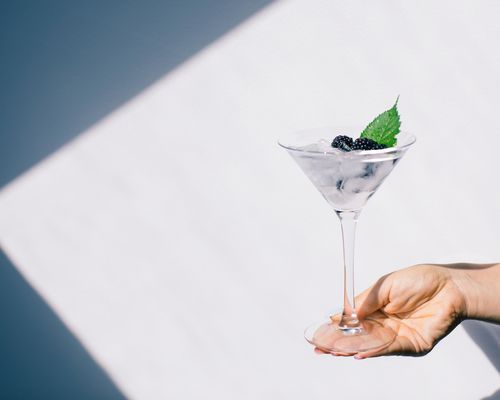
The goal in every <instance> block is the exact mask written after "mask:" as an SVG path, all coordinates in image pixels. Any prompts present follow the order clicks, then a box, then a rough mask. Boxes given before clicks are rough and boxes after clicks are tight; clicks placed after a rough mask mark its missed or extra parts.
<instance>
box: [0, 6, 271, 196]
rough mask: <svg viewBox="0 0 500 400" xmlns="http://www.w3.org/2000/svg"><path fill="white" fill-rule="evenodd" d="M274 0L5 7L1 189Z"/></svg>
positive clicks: (0, 46)
mask: <svg viewBox="0 0 500 400" xmlns="http://www.w3.org/2000/svg"><path fill="white" fill-rule="evenodd" d="M268 3H270V0H238V1H235V0H195V1H194V0H191V1H189V0H185V1H160V0H157V1H151V0H148V1H140V2H139V1H131V0H122V1H118V0H115V1H96V0H90V1H78V2H76V1H71V2H68V1H62V0H59V1H43V2H42V1H22V2H20V1H4V2H1V3H0V59H1V60H2V62H1V63H0V87H1V88H2V90H1V91H0V109H1V110H2V117H1V118H0V151H1V153H0V187H1V186H4V185H5V184H6V183H8V182H9V181H11V180H12V179H14V178H15V177H16V176H17V175H19V174H20V173H21V172H23V171H25V170H26V169H28V168H29V167H30V166H32V165H34V164H35V163H36V162H38V161H40V160H41V159H42V158H44V157H46V156H47V155H49V154H50V153H52V152H53V151H54V150H56V149H57V148H58V147H60V146H61V145H63V144H64V143H66V142H67V141H69V140H70V139H72V138H73V137H74V136H76V135H78V134H79V133H81V132H83V131H84V130H85V129H87V128H88V127H89V126H90V125H92V124H93V123H95V122H96V121H98V120H99V119H101V118H102V117H104V116H105V115H106V114H108V113H109V112H110V111H112V110H113V109H115V108H117V107H118V106H120V104H122V103H124V102H125V101H127V100H129V99H130V98H131V97H133V96H134V95H136V94H137V93H138V92H140V91H141V90H143V89H144V88H145V87H146V86H148V85H150V84H151V83H153V82H154V81H156V80H157V79H159V78H160V77H162V76H163V75H165V74H166V73H167V72H169V71H170V70H172V69H173V68H174V67H176V66H177V65H178V64H179V63H181V62H182V61H185V60H186V59H187V58H188V57H190V56H192V55H193V54H194V53H196V52H197V51H199V50H200V49H201V48H203V47H204V46H206V45H207V44H209V43H211V42H212V41H213V40H215V39H217V38H218V37H219V36H220V35H222V34H224V33H225V32H226V31H228V30H229V29H230V28H233V27H234V26H236V25H237V24H239V23H240V22H242V21H243V20H244V19H246V18H247V17H249V16H250V15H251V14H253V13H254V12H256V11H258V10H259V9H261V8H262V7H263V6H265V5H266V4H268Z"/></svg>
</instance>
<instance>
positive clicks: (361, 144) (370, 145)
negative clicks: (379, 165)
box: [352, 138, 387, 150]
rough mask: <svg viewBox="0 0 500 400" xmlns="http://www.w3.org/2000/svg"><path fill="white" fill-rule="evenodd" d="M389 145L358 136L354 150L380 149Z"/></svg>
mask: <svg viewBox="0 0 500 400" xmlns="http://www.w3.org/2000/svg"><path fill="white" fill-rule="evenodd" d="M386 147H387V146H385V145H383V144H379V143H377V142H375V141H374V140H371V139H368V138H358V139H356V140H355V141H354V144H353V146H352V149H353V150H380V149H385V148H386Z"/></svg>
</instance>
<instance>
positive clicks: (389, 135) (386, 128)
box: [360, 96, 401, 147]
mask: <svg viewBox="0 0 500 400" xmlns="http://www.w3.org/2000/svg"><path fill="white" fill-rule="evenodd" d="M398 100H399V96H398V98H397V99H396V103H395V104H394V105H393V106H392V108H391V109H389V110H387V111H384V112H383V113H382V114H380V115H379V116H378V117H377V118H375V119H374V120H373V121H372V122H370V123H369V124H368V126H367V127H366V128H365V130H364V131H363V132H361V136H360V137H362V138H368V139H371V140H374V141H375V142H377V143H379V144H383V145H386V146H387V147H392V146H394V145H395V144H396V135H397V134H398V133H399V128H400V127H401V121H400V119H399V113H398V107H397V106H398Z"/></svg>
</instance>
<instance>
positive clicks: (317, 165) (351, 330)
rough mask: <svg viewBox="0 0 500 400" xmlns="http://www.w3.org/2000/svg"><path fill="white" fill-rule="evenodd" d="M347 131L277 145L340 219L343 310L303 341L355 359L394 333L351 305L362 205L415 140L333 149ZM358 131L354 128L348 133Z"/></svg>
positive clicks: (318, 132)
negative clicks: (377, 146)
mask: <svg viewBox="0 0 500 400" xmlns="http://www.w3.org/2000/svg"><path fill="white" fill-rule="evenodd" d="M345 132H349V130H344V129H343V130H339V129H333V128H321V129H312V130H307V131H301V132H296V133H293V134H290V135H288V136H286V137H284V138H282V139H280V140H279V141H278V144H279V145H280V146H281V147H283V148H284V149H286V150H287V151H288V153H289V154H290V155H291V156H292V158H293V159H294V160H295V162H296V163H297V164H298V165H299V167H300V168H301V169H302V171H303V172H304V173H305V175H306V176H307V177H308V178H309V180H310V181H311V182H312V183H313V185H314V186H315V187H316V189H318V191H319V192H320V193H321V194H322V196H323V197H324V198H325V200H326V201H327V202H328V203H329V204H330V206H331V207H332V208H333V210H334V211H335V213H336V214H337V216H338V217H339V219H340V224H341V228H342V242H343V254H344V257H343V267H344V293H343V301H342V311H341V312H339V313H337V314H334V315H330V316H329V317H328V318H326V319H325V320H324V321H319V322H317V323H315V324H313V325H311V326H309V327H308V328H307V329H306V330H305V332H304V335H305V338H306V340H307V341H308V342H309V343H311V344H312V345H314V346H315V347H317V348H319V349H320V350H322V351H324V352H328V353H333V354H339V355H354V354H356V353H360V352H365V351H368V350H375V349H379V348H384V347H386V346H388V345H390V344H391V343H392V342H393V341H394V339H395V337H396V333H395V332H394V331H393V330H392V329H390V328H388V327H386V326H384V325H383V323H381V322H379V321H380V320H377V318H376V317H375V316H367V317H366V318H364V319H360V318H358V314H357V311H356V304H355V301H354V298H355V291H354V239H355V233H356V223H357V221H358V218H359V215H360V213H361V210H362V209H363V206H364V205H365V204H366V202H367V201H368V199H369V198H370V197H371V196H372V195H373V194H374V193H375V192H376V191H377V189H378V188H379V187H380V185H381V184H382V182H383V181H384V180H385V178H387V176H388V175H389V174H390V173H391V172H392V170H393V169H394V167H395V166H396V164H397V163H398V162H399V160H401V158H402V157H403V155H404V154H405V153H406V151H407V150H408V148H409V147H410V146H411V145H412V144H413V143H415V137H414V136H413V135H410V134H408V133H406V132H400V133H399V134H398V135H397V143H396V145H395V146H393V147H389V148H386V149H381V150H364V151H350V152H343V151H341V150H339V149H335V148H333V147H331V145H330V143H331V141H332V140H333V138H334V137H335V136H337V135H338V134H345ZM354 132H357V131H356V130H352V131H350V133H354Z"/></svg>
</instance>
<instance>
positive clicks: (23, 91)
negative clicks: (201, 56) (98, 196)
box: [0, 0, 270, 399]
mask: <svg viewBox="0 0 500 400" xmlns="http://www.w3.org/2000/svg"><path fill="white" fill-rule="evenodd" d="M268 3H270V0H239V1H234V0H196V1H143V2H138V1H131V0H122V1H117V0H116V1H106V2H99V1H80V2H65V1H62V0H60V1H48V2H47V1H46V2H39V1H23V2H16V1H12V2H1V3H0V59H1V60H2V61H1V63H0V87H1V90H0V109H1V110H2V116H1V118H0V187H3V186H5V185H6V184H7V183H8V182H10V181H12V180H13V179H15V178H16V177H17V176H18V175H19V174H21V173H22V172H24V171H25V170H27V169H28V168H30V167H31V166H33V165H34V164H36V163H37V162H38V161H40V160H41V159H43V158H44V157H46V156H48V155H49V154H50V153H52V152H53V151H55V150H57V149H58V148H59V147H60V146H62V145H63V144H64V143H66V142H68V141H69V140H71V139H72V138H74V137H75V136H76V135H78V134H79V133H81V132H83V131H85V130H86V129H87V128H88V127H89V126H90V125H92V124H94V123H95V122H97V121H98V120H99V119H101V118H103V117H104V116H105V115H107V114H108V113H109V112H110V111H112V110H113V109H115V108H117V107H118V106H120V105H121V104H122V103H124V102H125V101H127V100H129V99H130V98H131V97H133V96H134V95H136V94H137V93H138V92H140V91H141V90H143V89H144V88H145V87H146V86H148V85H150V84H151V83H153V82H154V81H156V80H157V79H159V78H160V77H162V76H163V75H165V74H166V73H167V72H169V71H170V70H172V69H173V68H175V67H176V66H177V65H179V63H181V62H182V61H184V60H186V59H187V58H188V57H190V56H192V55H193V54H195V53H196V52H197V51H199V50H200V49H201V48H203V47H204V46H206V45H208V44H209V43H210V42H212V41H213V40H215V39H217V38H218V37H220V35H222V34H224V33H225V32H227V31H228V30H229V29H231V28H233V27H234V26H236V25H237V24H239V23H240V22H242V21H243V20H244V19H246V18H248V17H249V16H250V15H252V14H253V13H254V12H256V11H258V10H259V9H261V8H262V7H263V6H265V5H267V4H268ZM0 315H1V316H2V329H0V354H1V357H0V377H1V379H0V397H2V398H12V399H14V398H22V399H34V398H37V399H39V398H47V399H48V398H50V399H69V398H71V399H115V398H117V399H120V398H123V395H122V394H121V393H120V392H119V390H118V389H117V388H116V387H115V386H114V384H113V382H112V381H111V380H110V379H109V378H108V377H107V376H106V374H105V372H104V371H103V370H102V369H101V368H100V367H99V366H98V365H97V364H96V363H95V361H93V360H92V358H91V357H90V356H89V355H88V354H87V353H86V351H85V350H84V348H83V347H82V346H81V344H80V343H79V342H78V341H77V340H76V339H75V338H74V337H73V335H72V334H71V333H70V332H69V331H68V329H67V328H66V327H65V326H64V325H63V324H62V323H61V321H60V320H59V319H58V317H57V316H56V315H55V314H54V313H53V312H52V311H51V310H50V308H49V307H48V306H47V305H46V304H45V303H44V302H43V300H42V299H41V298H40V296H38V295H37V294H36V293H35V292H34V291H33V290H32V289H31V287H30V286H29V285H28V284H27V283H26V282H25V281H24V279H23V278H22V277H21V276H20V275H19V274H18V273H17V271H16V269H15V268H14V266H13V265H12V264H11V263H10V262H9V260H8V259H7V258H6V257H5V256H4V255H3V254H1V255H0Z"/></svg>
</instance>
